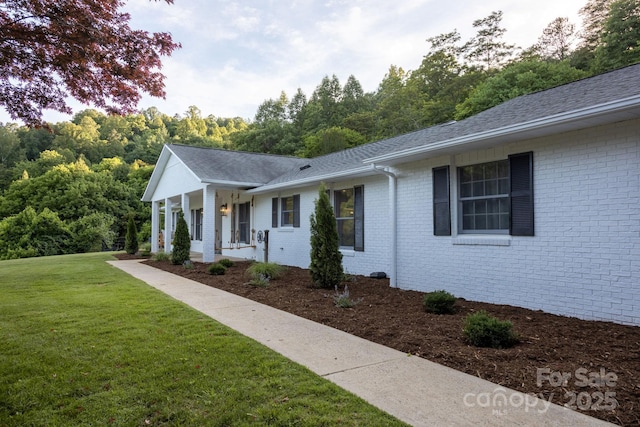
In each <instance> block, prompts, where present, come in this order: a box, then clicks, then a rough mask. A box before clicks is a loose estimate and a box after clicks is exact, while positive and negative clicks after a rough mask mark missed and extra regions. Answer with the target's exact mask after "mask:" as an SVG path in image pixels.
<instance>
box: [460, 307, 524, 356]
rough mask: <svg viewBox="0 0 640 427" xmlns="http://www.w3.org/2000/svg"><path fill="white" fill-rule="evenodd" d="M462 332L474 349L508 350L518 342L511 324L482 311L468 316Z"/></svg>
mask: <svg viewBox="0 0 640 427" xmlns="http://www.w3.org/2000/svg"><path fill="white" fill-rule="evenodd" d="M462 332H463V334H464V336H465V338H466V339H467V340H468V341H469V342H470V343H471V344H473V345H475V346H476V347H491V348H508V347H511V346H513V345H514V344H516V343H517V342H518V341H519V338H518V335H517V334H516V333H515V332H514V331H513V324H512V323H511V322H509V321H508V320H499V319H497V318H495V317H493V316H490V315H489V314H488V313H487V312H486V311H484V310H480V311H478V312H476V313H472V314H469V315H468V316H467V318H466V319H465V322H464V329H463V330H462Z"/></svg>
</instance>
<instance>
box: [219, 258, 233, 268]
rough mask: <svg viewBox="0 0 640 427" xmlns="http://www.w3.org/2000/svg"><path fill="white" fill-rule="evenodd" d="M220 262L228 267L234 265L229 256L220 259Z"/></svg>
mask: <svg viewBox="0 0 640 427" xmlns="http://www.w3.org/2000/svg"><path fill="white" fill-rule="evenodd" d="M218 264H220V265H224V266H225V267H227V268H229V267H233V261H231V260H230V259H228V258H224V259H221V260H220V261H218Z"/></svg>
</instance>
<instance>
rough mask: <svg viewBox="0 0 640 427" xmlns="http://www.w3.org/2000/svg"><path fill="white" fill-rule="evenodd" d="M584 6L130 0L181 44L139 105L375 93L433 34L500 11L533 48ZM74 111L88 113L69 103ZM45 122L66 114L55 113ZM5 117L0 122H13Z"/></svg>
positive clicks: (409, 65) (248, 107)
mask: <svg viewBox="0 0 640 427" xmlns="http://www.w3.org/2000/svg"><path fill="white" fill-rule="evenodd" d="M585 3H586V0H562V1H559V0H536V1H529V0H524V1H523V0H521V1H518V0H483V1H471V0H466V1H463V0H447V1H445V0H397V1H383V0H320V1H314V0H290V1H275V0H245V1H239V0H174V4H173V5H168V4H166V3H165V2H163V1H158V2H154V1H150V0H129V1H128V2H127V6H126V10H127V11H128V12H129V13H130V14H131V17H132V21H131V26H132V27H133V28H139V29H144V30H148V31H152V32H156V31H166V32H169V33H171V34H172V35H173V38H174V40H175V41H178V42H180V43H182V49H180V50H177V51H175V52H174V54H173V55H172V56H171V57H170V58H165V59H164V67H163V70H162V72H163V73H164V74H165V75H166V81H165V83H166V92H167V97H166V100H162V99H158V98H151V97H146V96H145V97H143V100H142V101H141V103H140V104H139V106H140V108H148V107H151V106H156V107H158V108H159V109H160V111H162V112H163V113H165V114H169V115H174V114H180V115H182V114H183V113H184V112H185V111H186V110H187V108H188V107H189V106H190V105H195V106H197V107H198V108H200V110H201V111H202V114H203V116H207V115H210V114H212V115H215V116H218V117H236V116H239V117H242V118H245V119H253V116H254V114H255V112H256V109H257V107H258V105H260V104H261V103H262V102H263V101H264V100H265V99H269V98H277V97H279V95H280V92H281V91H283V90H284V91H285V92H286V93H287V95H288V96H289V97H291V96H292V95H293V94H294V93H295V91H296V90H297V88H299V87H300V88H302V90H303V91H304V92H305V93H306V94H307V96H310V95H311V93H312V92H313V90H314V89H315V87H316V86H317V85H318V84H319V83H320V81H321V79H322V78H323V77H324V76H325V75H329V76H331V75H333V74H335V75H336V76H337V77H338V78H339V79H340V82H341V83H343V84H344V83H345V82H346V80H347V78H348V77H349V75H351V74H353V75H354V76H355V77H356V78H357V79H358V80H359V81H360V83H361V84H362V86H363V88H364V90H365V91H374V90H376V88H377V86H378V84H379V83H380V81H381V80H382V78H383V77H384V75H385V74H386V73H387V71H388V70H389V66H391V65H396V66H399V67H402V68H403V69H405V70H413V69H415V68H417V67H418V65H419V64H420V61H421V60H422V57H423V56H424V55H425V54H426V53H427V51H428V48H429V45H428V43H427V42H426V39H427V38H428V37H432V36H436V35H439V34H442V33H445V32H449V31H452V30H453V29H457V30H458V31H459V32H460V33H461V35H462V39H463V41H466V40H468V39H470V38H471V37H473V36H474V35H475V30H474V28H473V26H472V23H473V21H474V20H476V19H480V18H484V17H486V16H488V15H489V14H490V13H491V12H492V11H497V10H501V11H502V12H503V21H502V23H503V26H504V27H505V28H506V29H507V32H506V35H505V41H507V42H509V43H514V44H516V45H518V46H521V47H529V46H530V45H532V44H533V43H535V42H536V41H537V39H538V37H539V36H540V34H542V30H543V29H544V28H545V27H546V26H547V25H548V24H549V23H550V22H551V21H552V20H553V19H555V18H556V17H560V16H562V17H568V18H569V19H570V21H571V22H572V23H574V24H575V25H576V26H579V24H580V22H581V20H580V18H579V16H578V11H579V9H580V8H581V7H582V6H583V5H584V4H585ZM72 108H73V109H74V111H75V112H77V111H78V110H81V109H84V108H87V106H83V105H82V104H79V103H75V102H74V103H72ZM45 119H46V120H49V121H52V122H57V121H61V120H68V119H69V116H64V115H60V114H57V113H55V112H52V113H48V112H47V114H46V115H45ZM7 120H8V116H7V115H6V113H4V112H2V114H0V121H7Z"/></svg>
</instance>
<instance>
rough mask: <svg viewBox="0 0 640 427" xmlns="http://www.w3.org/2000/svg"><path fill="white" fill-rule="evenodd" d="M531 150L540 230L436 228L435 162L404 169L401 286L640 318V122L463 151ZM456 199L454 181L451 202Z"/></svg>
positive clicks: (463, 160)
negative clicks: (505, 232) (502, 232)
mask: <svg viewBox="0 0 640 427" xmlns="http://www.w3.org/2000/svg"><path fill="white" fill-rule="evenodd" d="M525 151H533V158H534V160H533V162H534V174H533V176H534V197H535V200H534V212H535V236H533V237H515V236H467V235H465V236H464V237H462V236H458V237H456V236H455V229H456V228H457V226H458V225H457V222H456V221H455V220H454V221H452V229H453V230H454V235H453V236H434V235H433V214H432V194H431V193H432V185H431V169H432V168H433V167H437V166H443V165H445V164H450V161H451V159H450V158H449V157H441V158H438V159H432V160H430V161H421V162H414V163H411V164H407V165H403V166H402V167H401V172H402V179H400V180H399V182H398V198H399V202H398V221H399V223H398V230H399V231H398V232H399V236H400V237H399V245H398V248H399V259H400V260H401V262H400V264H399V267H398V285H399V286H400V287H402V288H405V289H416V290H420V291H432V290H437V289H446V290H447V291H449V292H452V293H454V294H455V295H457V296H460V297H464V298H467V299H473V300H478V301H487V302H492V303H497V304H511V305H516V306H523V307H528V308H532V309H541V310H544V311H547V312H551V313H558V314H563V315H570V316H577V317H580V318H586V319H603V320H613V321H616V322H621V323H629V324H640V286H639V283H640V168H639V166H638V164H639V160H640V121H638V120H635V121H629V122H626V123H623V124H620V123H619V124H615V125H610V126H602V127H598V128H593V129H588V130H585V131H579V132H572V133H566V134H561V135H556V136H554V137H551V138H541V139H537V140H532V141H528V142H523V143H518V144H513V145H511V146H507V147H502V148H496V149H491V150H483V151H479V152H473V153H466V154H464V155H458V156H456V157H455V165H452V166H451V174H452V175H453V176H455V173H456V167H457V166H461V165H464V164H474V163H481V162H485V161H492V160H498V159H502V158H506V156H507V155H508V154H514V153H520V152H525ZM456 203H457V200H456V192H455V189H454V188H452V194H451V204H452V207H453V206H454V205H455V204H456Z"/></svg>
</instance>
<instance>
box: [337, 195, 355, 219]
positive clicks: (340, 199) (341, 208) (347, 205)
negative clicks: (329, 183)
mask: <svg viewBox="0 0 640 427" xmlns="http://www.w3.org/2000/svg"><path fill="white" fill-rule="evenodd" d="M335 201H336V203H335V206H336V218H348V217H353V188H350V189H347V190H340V191H336V192H335Z"/></svg>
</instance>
